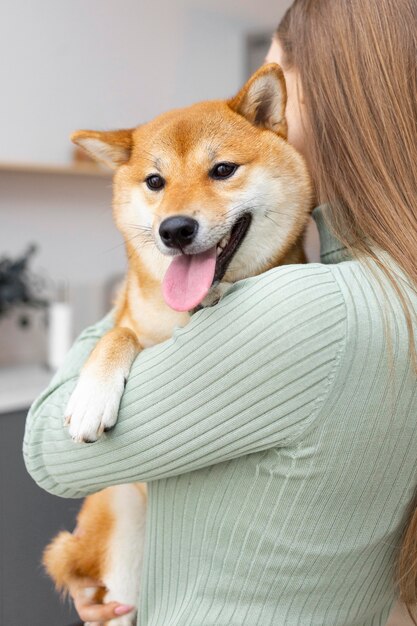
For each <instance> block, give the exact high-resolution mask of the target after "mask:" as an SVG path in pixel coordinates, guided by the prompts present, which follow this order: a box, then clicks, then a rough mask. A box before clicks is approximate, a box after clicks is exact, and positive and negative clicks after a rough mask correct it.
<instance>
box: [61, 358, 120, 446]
mask: <svg viewBox="0 0 417 626" xmlns="http://www.w3.org/2000/svg"><path fill="white" fill-rule="evenodd" d="M124 386H125V379H124V375H123V372H121V371H113V372H112V374H111V377H108V378H107V379H104V378H98V377H97V376H96V375H93V374H92V373H91V372H89V371H88V370H86V371H84V372H81V376H80V378H79V380H78V382H77V385H76V387H75V389H74V391H73V393H72V395H71V397H70V399H69V402H68V405H67V408H66V410H65V424H66V425H67V426H68V431H69V434H70V435H71V437H72V438H73V440H74V441H77V442H78V443H93V442H94V441H97V439H98V438H99V437H100V435H102V433H103V432H104V431H105V430H109V429H110V428H113V426H114V425H115V423H116V421H117V413H118V410H119V404H120V399H121V397H122V395H123V390H124Z"/></svg>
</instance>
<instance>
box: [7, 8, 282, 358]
mask: <svg viewBox="0 0 417 626" xmlns="http://www.w3.org/2000/svg"><path fill="white" fill-rule="evenodd" d="M287 4H288V2H287V1H285V2H284V1H282V2H281V3H280V1H279V0H258V1H257V2H256V3H254V2H253V0H239V1H237V0H229V1H228V2H227V3H226V2H223V0H221V1H220V0H200V1H195V0H175V1H174V0H164V1H159V2H157V1H155V2H149V1H148V0H123V1H122V2H119V1H116V0H88V1H86V0H59V2H57V1H56V0H36V2H32V0H18V1H16V0H2V2H1V4H0V58H1V59H2V61H1V62H0V84H1V86H2V97H1V98H0V131H1V132H0V163H1V162H2V161H9V162H10V161H12V162H15V161H16V162H25V163H27V162H38V163H39V162H40V163H66V162H68V161H69V160H70V158H71V151H72V146H71V144H70V142H69V140H68V136H69V134H70V133H71V132H72V131H73V130H74V129H76V128H83V127H84V128H85V127H92V128H114V127H125V126H129V125H136V124H138V123H140V122H142V121H145V120H148V119H149V118H151V117H153V116H155V115H156V114H158V113H160V112H162V111H164V110H167V109H170V108H173V107H178V106H183V105H187V104H189V103H191V102H194V101H198V100H201V99H207V98H217V97H226V96H230V95H232V94H233V93H234V92H235V91H236V90H237V89H238V88H239V86H240V85H241V83H242V82H243V79H244V75H245V54H244V50H245V36H246V34H247V33H253V32H259V31H260V30H265V29H269V30H271V32H272V31H273V30H274V28H275V25H276V22H277V21H278V19H279V17H280V15H281V14H282V12H283V9H284V8H285V5H287ZM110 205H111V190H110V181H109V180H107V179H101V178H97V179H94V178H82V177H66V176H62V175H54V176H52V175H44V174H23V173H13V174H11V173H6V172H4V171H1V169H0V256H2V255H3V254H6V253H7V254H11V255H17V254H18V253H20V252H21V251H22V250H23V249H24V248H25V247H26V246H27V244H28V243H29V242H31V241H34V242H36V243H38V244H39V247H40V252H39V254H38V256H37V258H36V262H35V263H34V268H35V269H38V270H39V271H41V272H42V273H43V274H44V275H46V276H48V277H49V278H50V279H51V280H52V281H54V282H59V281H62V280H64V281H67V282H69V283H70V284H71V287H72V292H73V294H74V299H75V304H76V309H77V311H76V330H79V328H80V327H82V326H85V325H86V324H87V323H89V322H90V321H94V320H95V319H97V318H98V317H99V316H100V315H101V313H102V310H103V304H102V302H103V297H102V296H103V286H104V284H105V282H106V280H107V279H108V278H109V276H111V275H112V274H114V273H120V272H123V269H124V267H125V261H124V253H123V248H122V246H121V245H120V238H119V236H118V234H117V232H116V230H115V228H114V227H113V224H112V221H111V212H110ZM2 329H3V332H2ZM8 338H9V339H8ZM21 340H22V341H23V342H26V343H28V342H29V343H30V340H29V339H28V335H27V334H26V335H24V336H23V338H22V339H21ZM16 341H19V339H16V338H15V337H13V341H12V343H14V344H16ZM10 343H11V339H10V332H5V331H4V322H2V323H0V353H1V352H3V360H4V359H5V358H6V357H5V356H4V355H5V354H6V353H8V351H9V350H10V349H13V348H12V347H10ZM30 358H32V357H30ZM0 362H1V358H0Z"/></svg>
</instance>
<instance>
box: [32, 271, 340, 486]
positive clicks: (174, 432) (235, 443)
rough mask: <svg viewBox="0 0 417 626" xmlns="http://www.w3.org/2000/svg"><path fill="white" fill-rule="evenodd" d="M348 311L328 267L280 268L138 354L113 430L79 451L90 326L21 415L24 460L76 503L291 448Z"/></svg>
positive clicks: (324, 385) (310, 412)
mask: <svg viewBox="0 0 417 626" xmlns="http://www.w3.org/2000/svg"><path fill="white" fill-rule="evenodd" d="M345 317H346V314H345V304H344V299H343V296H342V293H341V291H340V289H339V287H338V284H337V282H336V281H335V279H334V277H333V274H332V272H331V271H330V270H329V268H328V267H326V266H323V265H319V264H310V265H303V266H286V267H281V268H275V269H273V270H271V271H269V272H267V273H265V274H262V275H261V276H257V277H254V278H250V279H246V280H243V281H240V282H238V283H236V284H235V285H233V287H232V288H231V289H230V291H229V292H228V293H227V294H226V296H225V297H224V298H223V299H222V300H221V302H220V303H219V304H218V305H216V306H214V307H212V308H209V309H204V310H202V311H200V312H198V313H196V314H194V315H193V316H192V318H191V321H190V322H189V324H188V325H187V326H186V327H185V328H177V329H176V330H175V332H174V334H173V336H172V338H171V339H169V340H168V341H166V342H164V343H162V344H159V345H157V346H154V347H152V348H148V349H147V350H144V351H143V352H142V353H140V354H139V356H138V357H137V359H136V361H135V362H134V364H133V366H132V370H131V373H130V376H129V379H128V381H127V385H126V389H125V393H124V395H123V398H122V402H121V405H120V410H119V418H118V422H117V425H116V427H115V428H114V429H113V431H111V432H110V433H108V434H106V435H104V436H103V437H102V438H101V439H100V440H99V441H97V442H96V443H94V444H90V445H85V444H75V443H74V442H73V441H72V440H71V439H70V437H69V435H68V433H67V431H66V429H65V428H64V426H63V415H64V409H65V406H66V403H67V402H68V399H69V396H70V394H71V392H72V391H73V389H74V387H75V383H76V379H77V375H78V373H79V371H80V369H81V367H82V365H83V363H84V361H85V360H86V358H87V356H88V355H89V353H90V352H91V350H92V349H93V347H94V346H95V344H96V342H97V341H98V339H99V338H100V336H101V335H102V334H104V332H106V331H107V330H108V329H109V328H111V326H112V319H111V317H110V316H108V317H107V318H105V319H104V320H103V321H102V322H100V323H99V324H97V325H96V326H93V327H91V328H90V329H88V330H87V331H85V332H84V333H83V334H82V335H81V337H80V338H79V339H78V341H77V342H76V343H75V345H74V346H73V348H72V350H71V351H70V353H69V355H68V357H67V360H66V362H65V364H64V366H63V367H62V369H61V370H60V371H59V372H58V374H57V375H56V376H55V377H54V379H53V381H52V383H51V385H50V386H49V388H48V389H47V390H46V391H45V392H44V393H43V394H42V395H41V396H40V398H38V400H37V401H36V402H35V403H34V404H33V406H32V407H31V410H30V412H29V415H28V420H27V426H26V433H25V441H24V456H25V462H26V466H27V469H28V471H29V472H30V474H31V475H32V477H33V478H34V479H35V480H36V482H37V483H38V484H39V485H40V486H41V487H43V488H44V489H46V490H47V491H50V492H52V493H55V494H56V495H60V496H64V497H80V496H85V495H87V494H89V493H92V492H95V491H98V490H100V489H102V488H104V487H106V486H110V485H113V484H121V483H129V482H136V481H152V480H156V479H159V478H165V477H169V476H174V475H177V474H181V473H185V472H190V471H194V470H197V469H200V468H203V467H205V466H209V465H213V464H215V463H220V462H222V461H227V460H230V459H233V458H236V457H238V456H243V455H247V454H250V453H253V452H258V451H261V450H265V449H267V448H271V447H277V446H278V447H279V446H284V445H288V444H290V443H291V442H292V441H294V440H295V439H296V438H298V437H300V436H301V435H302V433H303V432H304V430H305V429H306V428H307V427H308V426H309V425H310V424H311V423H312V421H313V420H314V419H315V418H316V417H317V415H318V413H319V412H320V408H321V407H322V405H323V403H324V402H325V400H326V397H327V395H328V393H329V389H330V388H331V383H332V380H333V379H334V376H335V372H336V369H337V364H338V361H339V357H340V353H341V350H342V348H343V345H344V338H345Z"/></svg>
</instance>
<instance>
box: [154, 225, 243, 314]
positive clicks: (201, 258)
mask: <svg viewBox="0 0 417 626" xmlns="http://www.w3.org/2000/svg"><path fill="white" fill-rule="evenodd" d="M251 221H252V216H251V214H250V213H245V214H244V215H242V216H241V217H240V218H239V219H238V220H237V221H236V223H235V225H234V226H233V228H232V230H231V231H230V233H229V234H228V235H227V236H226V237H224V238H223V239H222V240H221V241H220V242H219V243H218V244H217V245H216V246H213V247H212V248H210V249H209V250H205V251H204V252H200V253H199V254H181V255H179V256H176V257H174V258H173V260H172V261H171V265H170V266H169V268H168V270H167V272H166V274H165V277H164V281H163V284H162V292H163V296H164V300H165V302H166V303H167V304H168V306H170V307H171V308H172V309H174V310H175V311H191V310H192V309H194V308H195V307H197V306H198V305H199V304H200V303H201V302H202V301H203V300H204V298H205V297H206V295H207V294H208V292H209V291H210V288H211V287H212V285H213V283H217V282H220V281H221V279H222V278H223V276H224V275H225V273H226V271H227V268H228V267H229V265H230V262H231V260H232V259H233V257H234V256H235V254H236V252H237V250H238V249H239V247H240V245H241V244H242V242H243V240H244V238H245V236H246V234H247V232H248V229H249V226H250V223H251Z"/></svg>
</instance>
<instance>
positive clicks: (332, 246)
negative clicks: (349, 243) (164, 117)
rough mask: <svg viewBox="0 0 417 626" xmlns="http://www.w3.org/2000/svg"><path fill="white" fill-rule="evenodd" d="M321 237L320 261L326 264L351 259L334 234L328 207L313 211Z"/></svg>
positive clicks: (322, 206)
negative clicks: (330, 224)
mask: <svg viewBox="0 0 417 626" xmlns="http://www.w3.org/2000/svg"><path fill="white" fill-rule="evenodd" d="M312 215H313V219H314V221H315V222H316V225H317V228H318V231H319V236H320V259H321V262H322V263H324V264H331V263H341V262H342V261H348V260H349V259H350V258H351V255H350V253H349V251H348V250H347V249H346V247H345V246H344V245H343V244H342V243H341V242H340V241H339V240H338V239H337V237H336V236H335V235H334V234H333V233H332V231H331V227H330V226H329V223H330V218H329V215H328V211H327V206H326V205H324V204H323V205H321V206H318V207H316V208H315V209H314V211H313V214H312Z"/></svg>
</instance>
